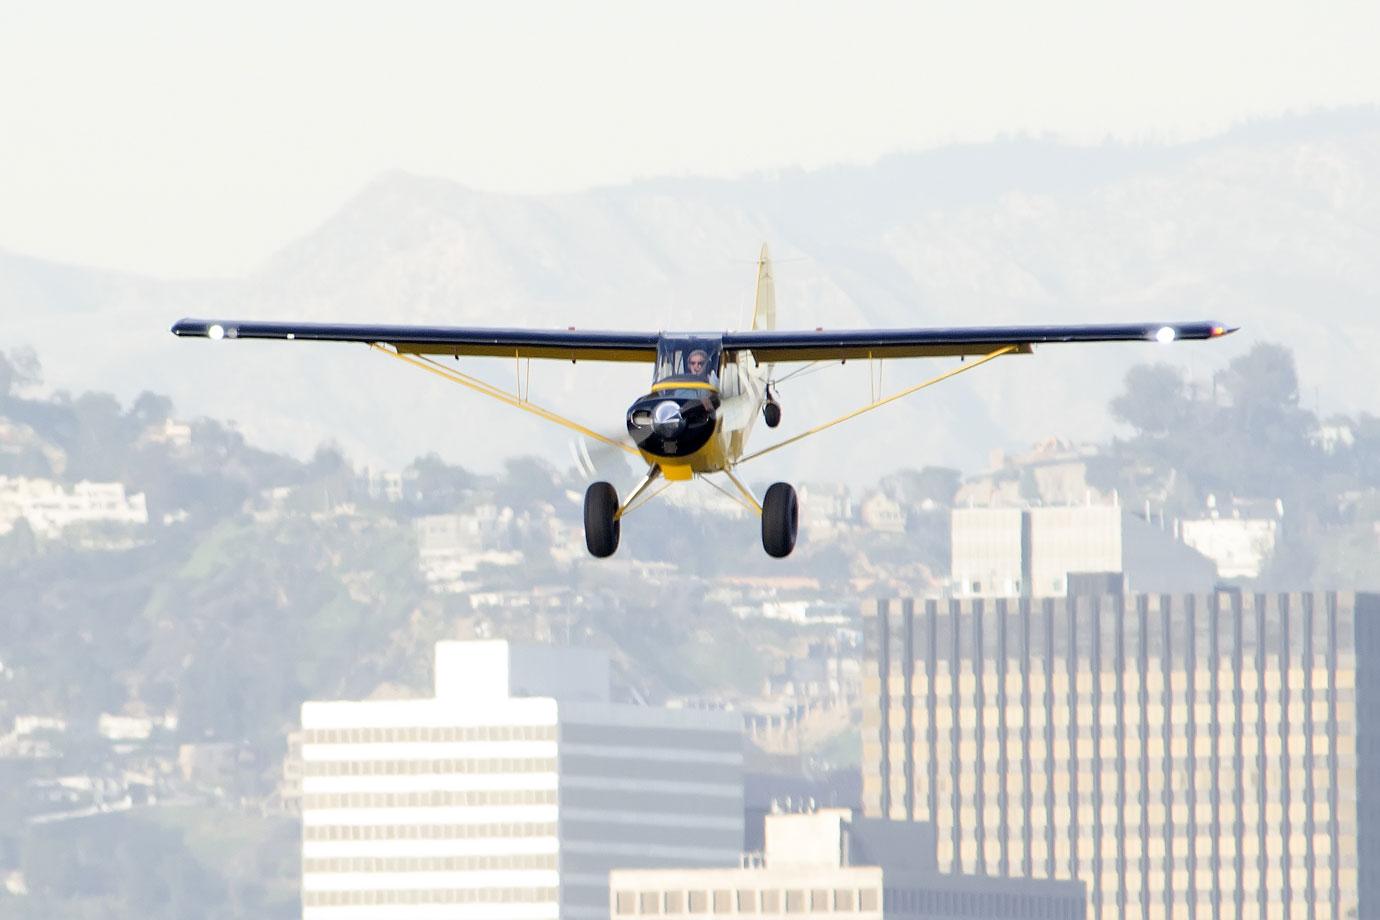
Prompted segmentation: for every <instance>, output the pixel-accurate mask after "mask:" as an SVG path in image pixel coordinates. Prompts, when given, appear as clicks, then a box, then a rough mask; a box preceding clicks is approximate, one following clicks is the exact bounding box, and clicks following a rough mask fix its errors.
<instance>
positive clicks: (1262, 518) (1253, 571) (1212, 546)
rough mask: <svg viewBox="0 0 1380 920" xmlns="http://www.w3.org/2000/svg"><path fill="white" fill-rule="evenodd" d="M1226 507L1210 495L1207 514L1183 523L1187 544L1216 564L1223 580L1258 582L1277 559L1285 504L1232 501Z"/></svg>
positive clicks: (1229, 499)
mask: <svg viewBox="0 0 1380 920" xmlns="http://www.w3.org/2000/svg"><path fill="white" fill-rule="evenodd" d="M1222 504H1223V506H1224V507H1221V508H1219V507H1218V502H1217V499H1216V497H1215V496H1212V495H1209V496H1208V501H1207V514H1206V515H1205V516H1204V517H1201V518H1191V519H1185V520H1184V521H1183V523H1182V524H1181V525H1180V529H1181V532H1182V534H1183V540H1184V543H1186V544H1188V545H1189V546H1191V547H1193V548H1194V549H1196V550H1197V551H1198V552H1200V553H1202V554H1203V555H1204V556H1207V557H1208V558H1209V559H1211V560H1212V561H1213V562H1214V563H1216V564H1217V572H1218V574H1220V575H1221V576H1222V577H1223V578H1256V577H1258V576H1259V575H1260V571H1261V569H1262V568H1264V566H1265V563H1266V562H1268V561H1269V560H1270V557H1272V556H1273V555H1274V552H1275V542H1276V540H1277V538H1278V532H1279V522H1280V520H1282V519H1283V517H1284V503H1283V502H1281V501H1279V500H1274V501H1259V500H1257V501H1250V500H1241V499H1237V498H1228V499H1227V500H1226V501H1225V502H1223V503H1222Z"/></svg>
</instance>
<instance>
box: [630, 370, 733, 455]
mask: <svg viewBox="0 0 1380 920" xmlns="http://www.w3.org/2000/svg"><path fill="white" fill-rule="evenodd" d="M718 410H719V394H718V393H717V392H715V391H714V390H704V389H691V388H688V387H687V388H685V389H681V388H668V389H660V390H657V391H656V392H653V393H648V394H647V395H646V396H643V397H641V398H640V399H638V400H637V401H636V402H634V403H633V404H632V405H631V406H630V407H628V436H629V437H631V438H632V439H633V443H634V444H636V445H637V446H638V448H640V449H641V450H644V451H646V452H647V453H649V454H653V455H655V456H657V457H688V456H689V455H691V454H693V453H695V452H696V451H697V450H699V449H700V448H701V447H704V445H706V444H708V443H709V439H710V438H712V437H713V436H714V428H715V426H716V424H717V423H718Z"/></svg>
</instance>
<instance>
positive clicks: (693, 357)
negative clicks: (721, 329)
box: [652, 336, 723, 386]
mask: <svg viewBox="0 0 1380 920" xmlns="http://www.w3.org/2000/svg"><path fill="white" fill-rule="evenodd" d="M722 356H723V349H722V346H721V345H720V342H719V340H718V339H706V338H698V337H693V336H662V337H661V341H659V342H658V343H657V347H656V375H655V376H654V377H653V378H652V382H653V383H659V382H661V381H663V380H666V379H668V378H673V377H674V378H682V379H685V380H694V379H699V380H702V381H706V382H708V383H711V384H713V385H714V386H718V385H719V362H720V359H721V358H722Z"/></svg>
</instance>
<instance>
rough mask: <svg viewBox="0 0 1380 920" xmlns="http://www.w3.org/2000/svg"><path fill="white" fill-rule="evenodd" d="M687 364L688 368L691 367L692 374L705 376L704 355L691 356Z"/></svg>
mask: <svg viewBox="0 0 1380 920" xmlns="http://www.w3.org/2000/svg"><path fill="white" fill-rule="evenodd" d="M686 363H687V364H688V366H689V367H690V373H692V374H703V373H704V355H702V354H693V355H691V356H690V357H689V358H688V359H687V362H686Z"/></svg>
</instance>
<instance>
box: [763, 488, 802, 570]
mask: <svg viewBox="0 0 1380 920" xmlns="http://www.w3.org/2000/svg"><path fill="white" fill-rule="evenodd" d="M799 523H800V505H799V503H798V502H797V501H796V499H795V489H793V488H791V487H790V486H789V485H788V484H786V483H784V482H775V483H772V486H771V488H770V489H767V494H766V497H765V498H763V499H762V548H763V549H765V550H766V551H767V555H768V556H774V557H776V558H777V559H784V558H785V557H786V556H789V555H790V554H791V550H793V549H795V535H796V529H797V527H798V526H799Z"/></svg>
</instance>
